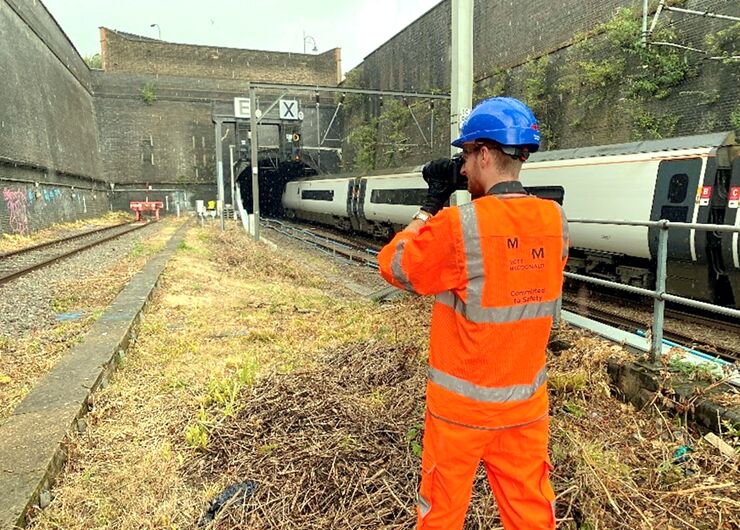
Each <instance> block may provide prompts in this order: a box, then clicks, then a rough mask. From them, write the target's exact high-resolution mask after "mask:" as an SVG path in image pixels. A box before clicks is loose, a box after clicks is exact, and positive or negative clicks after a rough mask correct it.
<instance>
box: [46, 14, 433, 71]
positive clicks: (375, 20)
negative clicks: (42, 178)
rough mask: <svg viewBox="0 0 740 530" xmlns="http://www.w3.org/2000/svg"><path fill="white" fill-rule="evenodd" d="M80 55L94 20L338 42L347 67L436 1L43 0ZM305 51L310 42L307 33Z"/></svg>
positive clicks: (212, 34)
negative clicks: (304, 37) (304, 35)
mask: <svg viewBox="0 0 740 530" xmlns="http://www.w3.org/2000/svg"><path fill="white" fill-rule="evenodd" d="M42 1H43V3H44V5H45V6H46V7H47V9H48V10H49V11H50V12H51V14H52V15H53V16H54V18H55V19H56V20H57V22H58V23H59V25H60V26H61V27H62V29H63V30H64V32H65V33H66V34H67V36H68V37H69V38H70V40H71V41H72V42H73V43H74V45H75V47H76V48H77V50H78V51H79V52H80V54H81V55H83V56H85V55H94V54H96V53H99V52H100V36H99V32H98V27H99V26H106V27H108V28H112V29H118V30H121V31H126V32H129V33H135V34H137V35H144V36H146V37H152V38H159V33H158V31H157V28H156V27H150V25H151V24H158V25H159V28H160V29H161V32H162V40H165V41H170V42H181V43H187V44H205V45H213V46H228V47H232V48H248V49H256V50H275V51H284V52H299V53H302V52H303V44H304V39H303V34H304V31H305V34H306V35H308V36H311V37H313V38H314V39H315V41H316V46H317V47H318V49H319V52H324V51H326V50H329V49H331V48H336V47H338V48H341V49H342V70H343V71H344V72H347V71H349V70H351V69H352V68H353V67H355V66H357V65H358V64H359V63H360V62H362V60H363V58H364V57H365V56H366V55H369V54H370V53H371V52H372V51H373V50H375V49H376V48H378V47H379V46H380V45H381V44H383V43H384V42H386V41H387V40H388V39H390V38H391V37H393V35H395V34H396V33H398V32H399V31H401V30H402V29H403V28H405V27H406V26H408V25H409V24H410V23H411V22H413V21H414V20H416V19H417V18H419V17H420V16H421V15H423V14H424V13H426V12H427V11H428V10H429V9H431V8H432V7H434V6H435V5H436V4H438V3H439V2H440V0H272V1H271V0H125V1H124V0H42ZM305 43H306V51H307V52H311V50H312V49H313V42H312V41H311V39H308V38H307V39H306V41H305Z"/></svg>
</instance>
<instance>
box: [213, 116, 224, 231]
mask: <svg viewBox="0 0 740 530" xmlns="http://www.w3.org/2000/svg"><path fill="white" fill-rule="evenodd" d="M222 124H223V122H222V121H221V120H216V127H215V135H216V174H217V179H218V180H217V185H218V200H219V201H220V204H221V230H224V229H225V227H224V208H223V205H224V160H223V146H222V145H221V126H222Z"/></svg>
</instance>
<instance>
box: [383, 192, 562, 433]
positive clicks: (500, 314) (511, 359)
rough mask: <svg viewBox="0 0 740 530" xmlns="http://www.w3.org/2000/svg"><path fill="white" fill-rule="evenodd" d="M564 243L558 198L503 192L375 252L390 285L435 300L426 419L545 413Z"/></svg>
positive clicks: (479, 421)
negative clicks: (549, 348) (548, 354)
mask: <svg viewBox="0 0 740 530" xmlns="http://www.w3.org/2000/svg"><path fill="white" fill-rule="evenodd" d="M516 185H517V186H518V187H519V189H521V192H522V193H524V189H523V187H521V185H520V184H518V183H516ZM510 188H511V186H510ZM514 188H515V189H516V186H515V187H514ZM495 190H496V186H494V188H493V191H494V192H495ZM568 243H569V241H568V224H567V220H566V217H565V214H564V213H563V211H562V209H561V208H560V206H559V205H558V204H557V203H556V202H554V201H550V200H545V199H539V198H536V197H533V196H529V195H524V196H522V195H506V194H501V195H485V196H483V197H481V198H478V199H476V200H474V201H473V202H471V203H468V204H464V205H461V206H456V207H450V208H445V209H444V210H442V211H441V212H439V213H438V214H437V215H435V216H434V217H432V218H431V219H430V220H429V221H428V222H427V223H426V224H425V225H424V226H423V227H422V228H421V230H420V231H419V233H418V234H414V233H413V232H409V231H401V232H399V233H398V234H396V236H395V237H394V238H393V240H392V241H391V242H390V243H389V244H388V245H386V246H385V247H384V248H383V249H382V250H381V252H380V254H379V255H378V261H379V264H380V271H381V273H382V275H383V277H384V278H385V279H386V280H387V281H388V282H390V283H391V284H393V285H395V286H396V287H399V288H402V289H406V290H409V291H412V292H415V293H418V294H422V295H423V294H435V295H436V300H435V303H434V308H433V312H432V326H431V341H430V350H429V379H428V383H427V408H428V411H429V413H430V414H432V415H433V416H435V417H438V418H440V419H443V420H446V421H448V422H452V423H456V424H459V425H462V426H470V427H475V428H484V429H499V428H504V427H512V426H517V425H524V424H527V423H530V422H532V421H536V420H537V419H539V418H542V417H543V416H545V415H547V411H548V400H547V389H546V384H545V382H546V378H547V375H546V367H545V349H546V346H547V341H548V339H549V335H550V328H551V327H552V319H553V315H554V312H555V311H556V309H557V304H558V300H559V298H560V296H561V292H562V283H563V269H564V267H565V262H566V260H567V256H568Z"/></svg>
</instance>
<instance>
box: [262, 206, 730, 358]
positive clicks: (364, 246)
mask: <svg viewBox="0 0 740 530" xmlns="http://www.w3.org/2000/svg"><path fill="white" fill-rule="evenodd" d="M263 223H264V226H265V227H266V228H269V229H272V230H275V231H277V232H279V233H281V234H283V235H286V236H288V237H291V238H294V239H298V240H300V241H302V242H304V243H306V244H309V245H311V246H313V247H315V248H317V249H319V250H320V251H322V252H324V253H328V254H333V255H336V256H340V257H342V258H343V259H347V260H349V261H352V262H355V263H361V264H365V265H368V266H371V267H373V268H377V253H378V251H379V250H380V248H381V246H380V245H378V244H377V242H373V241H370V240H366V239H364V238H360V239H357V238H352V237H350V236H347V235H346V234H340V233H337V232H335V231H333V230H330V229H326V228H318V227H315V226H312V225H302V224H298V223H292V222H288V221H284V220H276V219H263ZM586 298H587V299H588V298H591V299H592V300H593V301H592V302H584V301H583V300H580V299H579V300H573V299H568V298H567V297H565V298H564V300H563V308H564V309H568V310H569V311H572V312H574V313H578V314H581V315H583V316H587V317H589V318H592V319H594V320H598V321H600V322H604V323H606V324H609V325H612V326H615V327H618V328H621V329H625V330H627V331H630V332H632V333H635V332H638V331H639V330H647V329H648V328H649V327H650V324H651V321H652V310H651V309H650V308H649V307H648V306H646V307H645V308H642V309H641V308H640V307H634V308H631V311H630V312H632V313H634V315H632V316H630V315H625V314H624V311H616V310H614V311H610V310H609V305H610V304H608V303H603V302H604V298H607V299H609V298H611V299H612V300H611V301H610V303H611V304H614V305H615V306H621V307H622V308H624V306H625V300H624V299H620V298H617V297H614V296H609V295H604V294H603V293H601V292H599V293H589V295H588V296H587V297H586ZM628 302H633V300H628ZM597 304H598V305H597ZM636 304H638V306H639V302H636ZM665 318H666V328H669V327H670V328H673V329H671V330H669V329H664V331H663V335H664V337H665V338H666V339H668V340H670V341H672V342H675V343H677V344H680V345H682V346H685V347H687V348H691V349H699V350H701V351H703V352H705V353H709V354H713V355H717V356H719V357H721V358H723V359H725V360H727V361H730V362H737V361H740V343H739V344H738V345H737V346H735V347H734V348H732V347H725V346H721V345H718V344H714V343H712V341H711V339H707V338H706V337H703V338H701V337H697V335H704V334H706V335H711V333H712V331H714V332H716V331H718V330H721V331H722V332H723V333H725V334H728V335H730V336H735V337H740V324H738V323H733V322H727V321H723V320H718V319H713V318H711V317H709V316H703V315H698V314H696V313H688V312H684V311H681V310H679V309H675V308H669V309H666V313H665ZM689 322H690V323H692V324H693V325H695V326H700V327H702V328H704V329H705V332H704V333H690V332H680V331H676V330H675V328H677V327H685V326H684V325H683V323H689ZM735 342H737V341H735Z"/></svg>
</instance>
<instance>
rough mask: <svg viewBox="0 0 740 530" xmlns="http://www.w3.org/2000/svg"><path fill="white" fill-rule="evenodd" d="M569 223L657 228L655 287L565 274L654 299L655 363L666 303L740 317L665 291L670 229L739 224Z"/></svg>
mask: <svg viewBox="0 0 740 530" xmlns="http://www.w3.org/2000/svg"><path fill="white" fill-rule="evenodd" d="M568 223H569V224H575V223H579V224H597V225H618V226H644V227H647V228H658V229H659V232H658V253H657V256H656V259H655V261H656V265H657V270H656V271H655V290H650V289H645V288H642V287H635V286H633V285H626V284H623V283H619V282H613V281H609V280H604V279H601V278H594V277H592V276H584V275H582V274H576V273H572V272H566V273H564V274H565V276H566V277H567V278H572V279H574V280H579V281H583V282H586V283H592V284H594V285H601V286H604V287H611V288H613V289H620V290H623V291H627V292H630V293H635V294H639V295H643V296H647V297H649V298H652V299H653V300H654V303H653V328H652V335H651V342H650V360H651V361H653V362H655V361H656V360H657V359H658V357H659V356H660V353H661V351H662V345H663V323H664V320H665V303H666V302H673V303H677V304H682V305H685V306H689V307H694V308H697V309H703V310H706V311H712V312H714V313H718V314H721V315H726V316H730V317H734V318H738V319H740V310H737V309H733V308H730V307H725V306H719V305H714V304H709V303H706V302H700V301H698V300H693V299H691V298H685V297H682V296H676V295H673V294H670V293H667V292H666V276H667V264H668V230H669V229H671V228H675V229H689V230H691V229H693V230H702V231H712V232H738V233H740V226H731V225H715V224H700V223H677V222H672V221H668V220H665V219H661V220H660V221H612V220H606V219H568Z"/></svg>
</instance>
